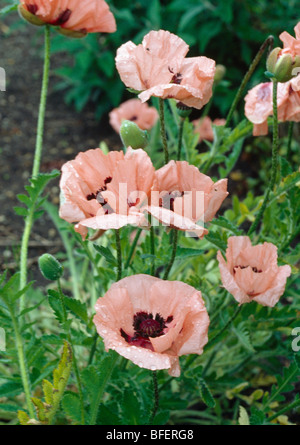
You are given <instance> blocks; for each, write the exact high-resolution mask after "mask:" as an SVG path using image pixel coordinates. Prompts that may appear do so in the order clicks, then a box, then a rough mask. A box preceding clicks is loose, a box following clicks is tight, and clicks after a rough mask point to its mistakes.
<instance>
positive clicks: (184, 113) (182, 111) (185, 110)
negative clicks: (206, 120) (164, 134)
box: [176, 102, 192, 119]
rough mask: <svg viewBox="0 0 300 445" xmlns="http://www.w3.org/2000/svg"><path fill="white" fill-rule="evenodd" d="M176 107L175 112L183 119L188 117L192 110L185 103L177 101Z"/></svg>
mask: <svg viewBox="0 0 300 445" xmlns="http://www.w3.org/2000/svg"><path fill="white" fill-rule="evenodd" d="M176 108H177V113H178V114H179V116H180V117H182V118H183V119H184V118H186V117H189V115H190V114H191V112H192V109H191V108H190V107H188V106H187V105H184V104H183V103H182V102H178V103H177V104H176Z"/></svg>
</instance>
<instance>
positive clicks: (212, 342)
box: [186, 305, 243, 373]
mask: <svg viewBox="0 0 300 445" xmlns="http://www.w3.org/2000/svg"><path fill="white" fill-rule="evenodd" d="M242 307H243V305H240V306H238V307H237V308H236V310H235V311H234V313H233V314H232V316H231V317H230V318H229V320H228V321H227V323H226V324H225V326H223V328H222V329H221V330H220V331H219V332H217V333H216V334H215V335H214V336H213V337H212V338H211V339H209V340H208V344H207V346H206V347H205V352H207V351H208V350H209V349H211V348H212V347H213V346H214V345H215V344H216V342H217V340H218V338H219V337H220V336H221V335H222V334H223V332H225V331H226V329H228V327H229V326H230V325H231V323H233V321H234V320H235V319H236V317H237V316H238V315H239V313H240V312H241V310H242ZM197 357H199V356H198V355H196V354H194V355H192V356H190V357H189V358H188V359H187V361H186V369H188V368H189V367H190V366H191V365H192V364H193V363H194V361H195V360H196V359H197ZM214 358H215V356H214V354H213V355H212V357H211V358H210V360H209V361H208V363H209V365H206V369H205V373H207V371H208V367H209V366H210V365H211V363H212V361H213V360H214Z"/></svg>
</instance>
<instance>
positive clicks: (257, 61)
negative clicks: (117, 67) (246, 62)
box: [225, 36, 274, 127]
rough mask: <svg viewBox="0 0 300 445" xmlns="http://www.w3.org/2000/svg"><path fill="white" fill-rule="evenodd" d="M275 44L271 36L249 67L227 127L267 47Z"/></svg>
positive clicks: (235, 99) (237, 94)
mask: <svg viewBox="0 0 300 445" xmlns="http://www.w3.org/2000/svg"><path fill="white" fill-rule="evenodd" d="M273 42H274V37H273V36H269V37H268V38H267V39H266V40H265V41H264V43H263V44H262V45H261V47H260V48H259V51H258V53H257V54H256V56H255V57H254V59H253V61H252V63H251V65H250V67H249V69H248V71H247V73H246V74H245V76H244V78H243V80H242V83H241V85H240V88H239V89H238V92H237V93H236V96H235V98H234V101H233V102H232V105H231V108H230V110H229V113H228V116H227V119H226V124H225V127H228V126H229V124H230V121H231V119H232V116H233V113H234V112H235V110H236V107H237V105H238V103H239V101H240V100H241V97H242V94H243V91H244V89H245V87H246V85H247V83H248V82H249V80H250V78H251V76H252V74H253V73H254V71H255V69H256V67H257V65H258V64H259V62H260V59H261V58H262V56H263V54H264V52H265V49H266V48H267V47H269V48H271V47H272V45H273Z"/></svg>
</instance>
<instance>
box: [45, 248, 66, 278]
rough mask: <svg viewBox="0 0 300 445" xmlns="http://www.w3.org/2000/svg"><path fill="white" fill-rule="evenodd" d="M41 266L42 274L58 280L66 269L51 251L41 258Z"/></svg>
mask: <svg viewBox="0 0 300 445" xmlns="http://www.w3.org/2000/svg"><path fill="white" fill-rule="evenodd" d="M39 268H40V271H41V273H42V275H43V276H44V277H45V278H46V279H47V280H50V281H56V280H58V279H59V278H60V277H61V276H62V274H63V270H64V268H63V266H62V265H61V264H60V262H59V261H57V259H56V258H55V257H54V256H52V255H50V254H49V253H45V254H44V255H42V256H41V257H40V258H39Z"/></svg>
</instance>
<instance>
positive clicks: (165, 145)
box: [159, 98, 169, 164]
mask: <svg viewBox="0 0 300 445" xmlns="http://www.w3.org/2000/svg"><path fill="white" fill-rule="evenodd" d="M159 117H160V134H161V139H162V143H163V149H164V155H165V164H167V163H168V162H169V151H168V143H167V136H166V127H165V111H164V100H163V99H161V98H160V99H159Z"/></svg>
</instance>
